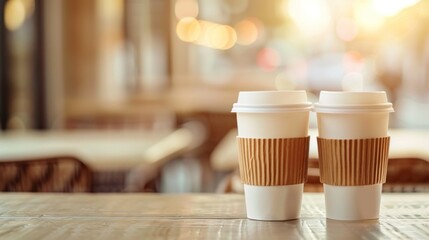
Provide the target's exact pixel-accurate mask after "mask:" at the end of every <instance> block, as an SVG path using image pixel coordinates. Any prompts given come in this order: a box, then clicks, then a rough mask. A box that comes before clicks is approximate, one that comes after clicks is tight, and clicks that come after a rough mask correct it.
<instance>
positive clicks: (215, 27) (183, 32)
mask: <svg viewBox="0 0 429 240" xmlns="http://www.w3.org/2000/svg"><path fill="white" fill-rule="evenodd" d="M176 33H177V36H178V37H179V38H180V40H182V41H184V42H192V43H194V44H198V45H202V46H205V47H209V48H214V49H221V50H225V49H230V48H232V47H233V46H234V45H235V43H236V42H237V33H236V32H235V30H234V29H233V28H232V27H231V26H228V25H222V24H218V23H214V22H209V21H198V20H196V19H195V18H183V19H181V20H180V21H179V23H178V24H177V27H176Z"/></svg>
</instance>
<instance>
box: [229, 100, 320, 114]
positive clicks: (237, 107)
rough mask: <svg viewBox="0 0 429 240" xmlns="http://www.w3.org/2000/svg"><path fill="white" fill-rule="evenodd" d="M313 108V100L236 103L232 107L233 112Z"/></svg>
mask: <svg viewBox="0 0 429 240" xmlns="http://www.w3.org/2000/svg"><path fill="white" fill-rule="evenodd" d="M312 108H313V105H312V103H311V102H306V103H299V104H243V103H234V104H233V107H232V109H231V112H233V113H284V112H309V111H311V110H312Z"/></svg>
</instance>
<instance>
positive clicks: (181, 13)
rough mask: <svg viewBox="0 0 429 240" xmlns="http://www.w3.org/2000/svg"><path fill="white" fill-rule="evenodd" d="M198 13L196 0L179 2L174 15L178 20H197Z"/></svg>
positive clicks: (179, 0)
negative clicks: (190, 18)
mask: <svg viewBox="0 0 429 240" xmlns="http://www.w3.org/2000/svg"><path fill="white" fill-rule="evenodd" d="M198 12H199V6H198V2H197V1H196V0H177V1H176V4H175V5H174V13H175V14H176V17H177V18H178V19H182V18H185V17H192V18H196V17H197V16H198Z"/></svg>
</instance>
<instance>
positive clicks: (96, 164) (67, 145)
mask: <svg viewBox="0 0 429 240" xmlns="http://www.w3.org/2000/svg"><path fill="white" fill-rule="evenodd" d="M171 132H172V131H164V132H162V131H156V132H155V131H143V130H137V131H136V130H121V131H113V130H110V131H109V130H105V131H99V130H73V131H43V132H42V131H40V132H36V131H30V132H4V133H2V134H0V161H2V160H10V159H25V158H37V157H47V156H56V155H69V156H74V157H77V158H79V159H81V160H82V161H83V162H84V163H85V164H86V165H88V166H89V167H90V168H92V169H93V170H95V171H109V170H121V169H130V168H132V167H133V166H136V164H139V163H141V162H142V156H143V153H144V151H145V150H146V149H148V148H149V147H150V146H151V145H153V144H155V143H156V142H158V141H160V140H161V139H162V138H164V137H166V136H167V135H168V134H170V133H171Z"/></svg>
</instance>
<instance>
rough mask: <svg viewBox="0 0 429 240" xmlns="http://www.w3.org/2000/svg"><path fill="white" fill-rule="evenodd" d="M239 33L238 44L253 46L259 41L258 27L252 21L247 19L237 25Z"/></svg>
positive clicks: (236, 28)
mask: <svg viewBox="0 0 429 240" xmlns="http://www.w3.org/2000/svg"><path fill="white" fill-rule="evenodd" d="M235 30H236V31H237V43H238V44H240V45H244V46H246V45H251V44H252V43H254V42H255V41H256V40H257V39H258V33H259V30H258V26H257V24H256V23H255V21H254V20H252V19H245V20H242V21H240V22H238V23H237V24H236V25H235Z"/></svg>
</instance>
